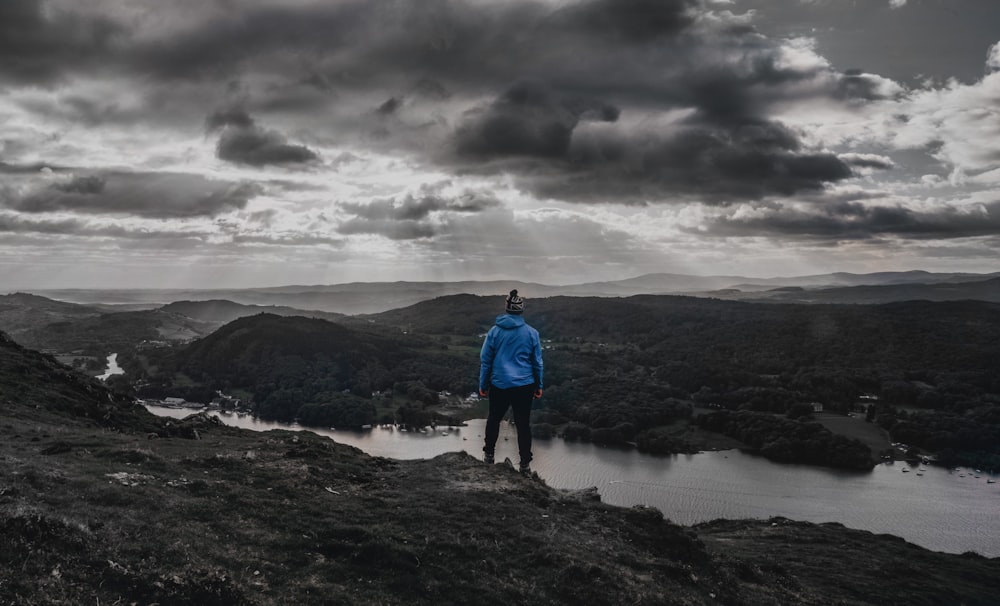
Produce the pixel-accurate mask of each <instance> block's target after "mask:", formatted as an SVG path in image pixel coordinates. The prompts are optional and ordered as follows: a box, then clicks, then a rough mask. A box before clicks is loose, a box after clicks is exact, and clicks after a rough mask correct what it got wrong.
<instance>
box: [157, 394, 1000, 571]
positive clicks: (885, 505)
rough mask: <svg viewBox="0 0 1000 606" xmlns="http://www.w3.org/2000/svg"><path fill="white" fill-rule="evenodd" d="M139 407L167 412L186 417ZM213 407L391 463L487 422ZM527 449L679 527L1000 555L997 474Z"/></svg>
mask: <svg viewBox="0 0 1000 606" xmlns="http://www.w3.org/2000/svg"><path fill="white" fill-rule="evenodd" d="M148 408H149V410H150V411H152V412H153V413H155V414H158V415H163V416H172V417H183V416H186V415H188V414H191V412H192V411H191V410H179V409H171V408H163V407H159V406H149V407H148ZM213 414H216V415H217V416H219V417H220V418H221V419H222V420H223V421H224V422H225V423H226V424H228V425H234V426H237V427H243V428H245V429H251V430H254V431H267V430H269V429H308V430H309V431H314V432H315V433H317V434H320V435H325V436H328V437H331V438H333V439H334V440H335V441H337V442H341V443H343V444H350V445H352V446H356V447H358V448H360V449H361V450H363V451H365V452H366V453H368V454H371V455H375V456H382V457H390V458H395V459H424V458H430V457H434V456H437V455H439V454H442V453H445V452H454V451H460V450H464V451H465V452H468V453H469V454H471V455H473V456H477V457H478V456H481V455H482V439H483V438H482V436H483V427H484V424H485V420H483V419H475V420H472V421H469V424H468V425H467V426H466V427H461V428H452V429H450V430H445V429H444V428H439V429H438V430H436V431H430V430H428V431H427V432H426V433H421V432H406V431H400V430H398V429H394V428H380V427H376V428H374V429H371V430H368V431H348V430H343V431H333V430H327V429H317V428H305V427H301V426H299V425H289V424H287V423H277V422H268V421H261V420H259V419H256V418H253V417H251V416H238V415H235V414H223V415H219V414H218V413H213ZM444 431H447V433H446V434H445V433H442V432H444ZM516 443H517V437H516V433H515V431H514V428H513V427H511V426H508V425H507V424H506V423H504V425H503V426H502V427H501V434H500V441H499V443H498V445H497V452H496V454H497V459H498V460H503V458H505V457H510V458H511V459H512V460H514V462H515V463H516V462H517V446H516ZM533 451H534V456H535V460H534V461H532V463H531V467H532V469H533V470H535V471H536V472H537V473H538V475H539V476H540V477H541V478H542V479H544V480H545V482H546V483H547V484H548V485H550V486H552V487H554V488H564V489H574V488H587V487H590V486H596V487H597V489H598V492H599V493H600V494H601V498H602V500H603V501H604V502H605V503H610V504H613V505H624V506H631V505H640V504H641V505H651V506H653V507H656V508H658V509H660V510H661V511H662V512H663V514H664V515H665V516H666V517H667V518H669V519H671V520H673V521H674V522H677V523H679V524H696V523H698V522H705V521H708V520H713V519H716V518H733V519H735V518H765V519H766V518H769V517H772V516H783V517H786V518H790V519H794V520H804V521H809V522H839V523H841V524H843V525H845V526H847V527H850V528H857V529H861V530H868V531H871V532H875V533H888V534H893V535H896V536H899V537H903V538H904V539H906V540H907V541H910V542H911V543H915V544H917V545H921V546H923V547H927V548H928V549H932V550H935V551H944V552H949V553H962V552H965V551H975V552H977V553H980V554H982V555H984V556H987V557H1000V482H996V483H989V480H994V481H996V480H998V479H1000V478H998V477H997V476H995V475H990V474H986V473H983V474H976V473H975V472H973V471H972V470H960V471H955V470H949V469H944V468H941V467H934V466H910V465H909V464H906V463H899V462H897V463H895V464H890V465H885V464H883V465H878V466H877V467H876V468H875V469H874V470H872V471H871V472H870V473H858V472H847V471H839V470H833V469H825V468H820V467H812V466H807V465H789V464H778V463H772V462H770V461H768V460H766V459H764V458H761V457H757V456H753V455H748V454H744V453H742V452H740V451H738V450H727V451H721V452H706V453H700V454H696V455H678V456H663V457H661V456H652V455H645V454H642V453H639V452H638V451H635V450H623V449H617V448H604V447H600V446H595V445H593V444H582V443H577V442H565V441H563V440H561V439H553V440H535V442H534V448H533ZM904 469H905V470H908V471H906V472H904V471H903V470H904ZM921 470H922V471H921ZM918 474H919V475H918ZM976 475H979V476H980V477H978V478H977V477H975V476H976Z"/></svg>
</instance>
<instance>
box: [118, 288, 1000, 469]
mask: <svg viewBox="0 0 1000 606" xmlns="http://www.w3.org/2000/svg"><path fill="white" fill-rule="evenodd" d="M498 307H499V305H498V303H497V301H496V300H495V298H485V297H478V296H471V295H455V296H449V297H443V298H440V299H437V300H434V301H430V302H427V303H421V304H417V305H414V306H411V307H408V308H404V309H400V310H393V311H390V312H385V313H382V314H375V315H371V316H358V317H351V318H345V319H344V320H343V321H339V322H337V323H333V322H329V321H325V320H320V319H307V318H301V317H278V316H275V315H271V314H260V315H257V316H252V317H247V318H242V319H239V320H236V321H234V322H232V323H230V324H228V325H226V326H224V327H223V328H221V329H219V330H218V331H216V332H215V333H213V334H211V335H209V336H208V337H205V338H203V339H199V340H196V341H194V342H192V343H191V344H190V345H187V346H186V347H184V348H180V349H178V348H171V349H169V350H163V351H144V352H141V353H140V354H138V355H135V356H133V357H129V356H126V357H125V358H124V360H125V363H126V365H127V368H128V369H129V373H130V376H131V377H132V378H139V379H141V381H142V388H141V390H140V393H142V394H145V395H150V396H157V395H166V394H169V395H182V396H184V395H187V396H190V397H189V399H196V397H199V396H200V397H202V398H211V397H212V395H213V394H214V392H215V391H216V390H221V391H224V392H226V393H233V392H235V393H239V394H243V395H244V396H246V397H247V399H248V400H250V401H251V402H252V403H253V406H254V410H255V412H256V413H257V414H258V415H260V416H262V417H265V418H272V419H283V420H290V419H293V418H299V419H300V421H303V420H305V421H309V422H315V423H316V424H321V425H326V424H329V425H356V424H366V423H367V422H372V423H375V422H390V421H395V422H405V423H412V424H419V423H424V422H433V420H434V419H435V414H436V413H435V411H436V410H437V409H438V407H439V405H440V404H441V402H440V397H441V396H440V394H443V393H453V394H463V395H464V394H468V393H470V392H472V391H474V390H475V388H476V379H477V371H478V352H479V345H480V343H481V339H482V335H483V334H484V333H485V332H486V331H487V330H488V329H489V327H490V325H491V324H492V322H493V319H494V317H495V316H496V314H497V313H498V311H499V310H498ZM525 317H526V319H527V320H528V322H529V323H530V324H532V325H534V326H535V327H536V328H538V329H539V331H540V332H541V334H542V338H543V341H544V349H545V351H544V357H545V365H546V369H545V377H546V379H545V383H546V385H545V388H546V389H545V397H544V398H543V399H542V400H541V401H540V402H539V404H538V407H539V410H537V411H536V413H535V421H536V422H537V424H538V425H539V427H538V428H537V432H538V434H539V435H564V436H565V437H567V438H571V439H584V440H592V441H596V442H602V443H609V444H615V443H634V444H637V445H638V446H639V447H640V448H643V449H646V450H650V451H655V452H678V451H684V450H686V449H689V448H690V445H689V444H684V443H683V442H678V441H677V440H676V439H675V438H676V436H675V435H674V434H671V433H670V432H665V431H662V429H661V428H664V427H667V426H669V425H671V424H672V423H676V422H678V421H686V420H688V419H690V418H691V417H692V416H693V414H694V412H693V411H694V410H695V409H706V408H707V409H713V410H718V411H746V412H754V413H759V414H758V415H754V416H750V415H737V416H732V417H723V416H710V417H708V418H706V419H703V420H701V421H700V422H699V426H701V427H703V428H705V429H712V430H713V431H721V432H724V433H727V434H728V435H732V436H738V437H739V439H741V440H742V441H743V442H745V443H746V444H748V445H750V446H751V447H753V448H755V449H756V450H758V451H759V452H761V453H762V454H764V455H765V456H769V457H771V458H775V459H777V460H792V459H795V460H802V461H811V462H817V463H822V464H828V465H836V466H845V467H859V466H861V463H860V462H859V461H860V456H859V455H858V454H857V453H856V452H854V450H853V449H855V448H856V446H850V447H848V446H847V445H845V444H842V443H840V442H838V441H833V440H832V438H831V437H830V436H827V435H821V434H817V433H815V431H816V428H815V424H813V423H812V422H811V421H810V419H809V418H808V416H806V418H797V417H798V415H789V414H788V413H790V412H792V411H794V410H795V409H796V408H802V407H804V406H806V407H809V408H811V407H812V406H813V405H820V406H821V407H822V408H823V409H824V410H825V411H827V412H833V413H840V414H847V413H849V412H852V411H858V412H867V413H868V417H869V419H870V420H871V421H872V422H873V423H877V424H878V425H880V426H882V427H884V428H886V429H887V430H889V431H890V432H891V434H892V435H893V439H895V440H898V441H903V442H905V443H906V444H908V445H909V446H910V447H911V448H916V449H923V450H924V451H929V452H935V453H939V454H940V456H941V457H942V460H945V461H948V462H969V463H971V462H977V463H979V464H981V465H982V466H986V467H1000V465H997V464H996V461H997V457H998V455H1000V439H997V437H998V432H1000V420H998V418H1000V376H998V375H997V373H996V372H995V360H997V359H1000V305H997V304H992V303H982V302H949V303H929V302H920V301H914V302H907V303H892V304H886V305H788V304H761V303H742V302H732V301H720V300H711V299H697V298H688V297H676V296H637V297H629V298H625V299H612V298H573V297H553V298H550V299H538V300H529V301H528V306H527V312H526V316H525ZM120 359H121V357H120ZM862 397H863V398H864V400H862ZM387 398H388V400H387ZM862 402H863V403H862ZM866 407H867V408H868V410H866ZM768 417H770V418H771V419H772V420H771V421H765V420H762V419H767V418H768ZM720 419H725V422H723V421H722V420H720ZM750 419H753V422H750ZM778 434H782V435H784V436H785V440H784V441H778V440H775V439H772V438H774V436H775V435H778ZM874 454H876V453H869V458H871V457H872V455H874Z"/></svg>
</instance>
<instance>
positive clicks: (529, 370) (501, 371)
mask: <svg viewBox="0 0 1000 606" xmlns="http://www.w3.org/2000/svg"><path fill="white" fill-rule="evenodd" d="M504 312H505V313H504V314H502V315H500V316H497V319H496V324H495V325H494V326H493V327H492V328H490V331H489V332H488V333H487V334H486V339H485V340H484V341H483V349H482V351H481V352H480V354H479V361H480V366H479V395H480V396H481V397H484V398H485V397H487V396H489V398H490V415H489V418H488V419H487V420H486V445H485V446H483V452H484V453H485V454H484V456H483V460H484V461H486V462H487V463H493V452H494V449H495V448H496V444H497V438H498V437H499V435H500V421H501V420H503V417H504V415H505V414H507V409H508V408H512V409H513V410H514V424H515V425H517V449H518V451H519V453H520V455H521V467H520V469H521V471H522V472H525V473H526V472H527V471H528V470H529V467H528V465H529V464H530V463H531V424H530V423H531V401H532V399H533V398H540V397H542V344H541V341H540V339H539V338H538V331H537V330H535V329H534V328H532V327H531V326H528V324H526V323H525V321H524V318H522V317H521V314H522V313H523V312H524V299H523V298H521V297H519V296H518V295H517V289H514V290H512V291H510V295H509V296H508V297H507V299H506V300H505V305H504Z"/></svg>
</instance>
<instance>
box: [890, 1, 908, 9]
mask: <svg viewBox="0 0 1000 606" xmlns="http://www.w3.org/2000/svg"><path fill="white" fill-rule="evenodd" d="M904 6H906V0H889V8H892V9H897V8H903V7H904Z"/></svg>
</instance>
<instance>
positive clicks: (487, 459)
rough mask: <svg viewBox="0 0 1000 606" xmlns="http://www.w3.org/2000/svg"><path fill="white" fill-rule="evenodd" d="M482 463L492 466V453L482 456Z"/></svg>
mask: <svg viewBox="0 0 1000 606" xmlns="http://www.w3.org/2000/svg"><path fill="white" fill-rule="evenodd" d="M483 463H486V464H487V465H492V464H493V453H492V452H487V453H486V454H484V455H483Z"/></svg>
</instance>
